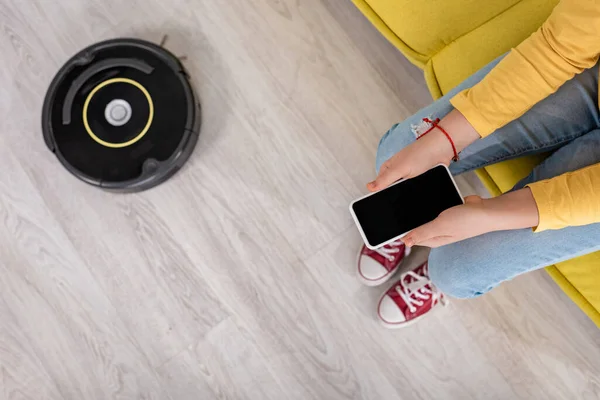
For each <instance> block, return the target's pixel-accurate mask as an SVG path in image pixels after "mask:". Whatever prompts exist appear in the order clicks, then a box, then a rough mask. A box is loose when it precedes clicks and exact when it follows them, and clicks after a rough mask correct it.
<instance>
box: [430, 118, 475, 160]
mask: <svg viewBox="0 0 600 400" xmlns="http://www.w3.org/2000/svg"><path fill="white" fill-rule="evenodd" d="M439 125H440V126H441V127H442V128H444V129H445V130H446V131H447V132H448V134H449V135H450V136H451V137H452V140H453V141H454V145H455V146H456V150H457V151H458V152H461V151H462V150H463V149H465V148H466V147H468V146H469V145H470V144H471V143H473V142H475V141H476V140H477V139H481V136H479V133H477V131H476V130H475V128H473V126H472V125H471V124H470V123H469V121H468V120H467V119H466V118H465V117H464V115H462V114H461V113H460V112H459V111H458V110H452V111H450V113H448V115H446V116H445V117H444V118H442V120H440V123H439Z"/></svg>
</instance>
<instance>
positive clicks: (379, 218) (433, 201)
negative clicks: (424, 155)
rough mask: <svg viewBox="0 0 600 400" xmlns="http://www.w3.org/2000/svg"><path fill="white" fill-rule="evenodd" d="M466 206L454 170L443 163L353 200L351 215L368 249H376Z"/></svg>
mask: <svg viewBox="0 0 600 400" xmlns="http://www.w3.org/2000/svg"><path fill="white" fill-rule="evenodd" d="M463 203H464V200H463V197H462V195H461V194H460V191H459V190H458V187H457V186H456V182H455V181H454V178H453V177H452V174H451V173H450V170H448V167H446V166H445V165H442V164H440V165H437V166H435V167H433V168H432V169H430V170H429V171H427V172H425V173H423V174H421V175H419V176H416V177H414V178H411V179H403V180H400V181H398V182H396V183H394V184H392V185H391V186H389V187H387V188H385V189H383V190H381V191H379V192H376V193H371V194H368V195H366V196H364V197H361V198H360V199H358V200H355V201H353V202H352V203H351V204H350V213H351V214H352V217H353V218H354V222H355V223H356V226H357V227H358V230H359V231H360V234H361V236H362V238H363V240H364V242H365V244H366V246H367V247H368V248H370V249H373V250H374V249H377V248H379V247H381V246H384V245H386V244H388V243H390V242H393V241H394V240H397V239H400V238H402V236H404V235H406V234H407V233H408V232H410V231H411V230H413V229H415V228H417V227H419V226H421V225H423V224H426V223H427V222H431V221H433V220H434V219H435V218H437V216H438V215H440V213H441V212H442V211H444V210H447V209H448V208H451V207H454V206H457V205H460V204H463Z"/></svg>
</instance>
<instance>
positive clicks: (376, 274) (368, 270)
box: [358, 255, 391, 286]
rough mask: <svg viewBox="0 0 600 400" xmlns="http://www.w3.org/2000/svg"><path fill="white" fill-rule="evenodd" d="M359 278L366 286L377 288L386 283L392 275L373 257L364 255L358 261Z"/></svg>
mask: <svg viewBox="0 0 600 400" xmlns="http://www.w3.org/2000/svg"><path fill="white" fill-rule="evenodd" d="M358 276H359V278H360V280H361V281H362V282H363V283H364V284H365V285H368V286H375V285H380V284H382V283H383V282H385V281H386V280H387V279H389V277H390V276H391V274H389V271H388V270H387V269H385V267H384V266H383V265H381V264H379V263H378V262H377V261H375V260H374V259H372V258H371V257H369V256H365V255H362V256H360V258H359V259H358Z"/></svg>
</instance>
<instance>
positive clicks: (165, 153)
mask: <svg viewBox="0 0 600 400" xmlns="http://www.w3.org/2000/svg"><path fill="white" fill-rule="evenodd" d="M42 114H43V115H42V129H43V132H44V140H45V141H46V144H47V146H48V148H49V149H50V150H52V151H53V152H54V153H55V154H56V156H57V157H58V159H59V160H60V162H61V163H62V164H63V165H64V166H65V168H66V169H67V170H69V171H70V172H71V173H73V174H74V175H75V176H77V177H78V178H80V179H82V180H83V181H85V182H87V183H89V184H92V185H95V186H99V187H102V188H104V189H108V190H113V191H120V192H134V191H140V190H145V189H149V188H151V187H153V186H156V185H158V184H160V183H162V182H164V181H165V180H167V179H168V178H169V177H171V176H172V175H173V174H174V173H175V172H176V171H177V170H179V169H180V168H181V166H182V165H183V164H184V163H185V161H187V159H188V158H189V156H190V155H191V154H192V151H193V150H194V147H195V145H196V142H197V140H198V134H199V127H200V110H199V107H198V106H197V102H196V99H195V97H194V93H193V90H192V88H191V85H190V83H189V80H188V77H187V75H186V73H185V70H184V68H183V66H182V65H181V63H180V61H179V60H178V59H177V58H176V57H175V56H174V55H172V54H171V53H170V52H168V51H167V50H165V49H163V48H162V47H160V46H157V45H155V44H153V43H149V42H145V41H142V40H137V39H116V40H109V41H106V42H101V43H98V44H95V45H93V46H90V47H88V48H87V49H85V50H83V51H81V52H80V53H79V54H77V55H75V56H74V57H73V58H71V59H70V60H69V61H68V62H67V63H66V64H65V65H64V66H63V67H62V69H61V70H60V71H59V72H58V74H57V75H56V77H55V78H54V80H53V81H52V84H51V85H50V88H49V89H48V93H47V94H46V99H45V100H44V108H43V113H42Z"/></svg>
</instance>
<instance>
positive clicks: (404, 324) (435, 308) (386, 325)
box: [377, 291, 447, 329]
mask: <svg viewBox="0 0 600 400" xmlns="http://www.w3.org/2000/svg"><path fill="white" fill-rule="evenodd" d="M386 293H387V291H386ZM386 293H384V294H383V296H381V298H380V299H379V302H378V303H377V320H378V321H379V323H380V324H381V325H382V326H383V327H384V328H387V329H401V328H406V327H407V326H410V325H412V324H414V323H417V322H418V321H420V320H422V319H423V318H425V317H427V316H428V315H431V313H434V312H437V311H438V309H439V308H440V306H441V305H442V303H440V302H438V303H437V304H436V305H435V306H433V307H432V308H431V310H429V311H428V312H426V313H425V314H423V315H420V316H418V317H417V318H414V319H411V320H410V321H407V322H400V323H397V324H393V323H390V322H386V321H384V320H383V318H381V316H380V315H379V306H380V305H381V300H383V298H384V297H385V296H386ZM446 301H447V299H446ZM441 308H443V307H441Z"/></svg>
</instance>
